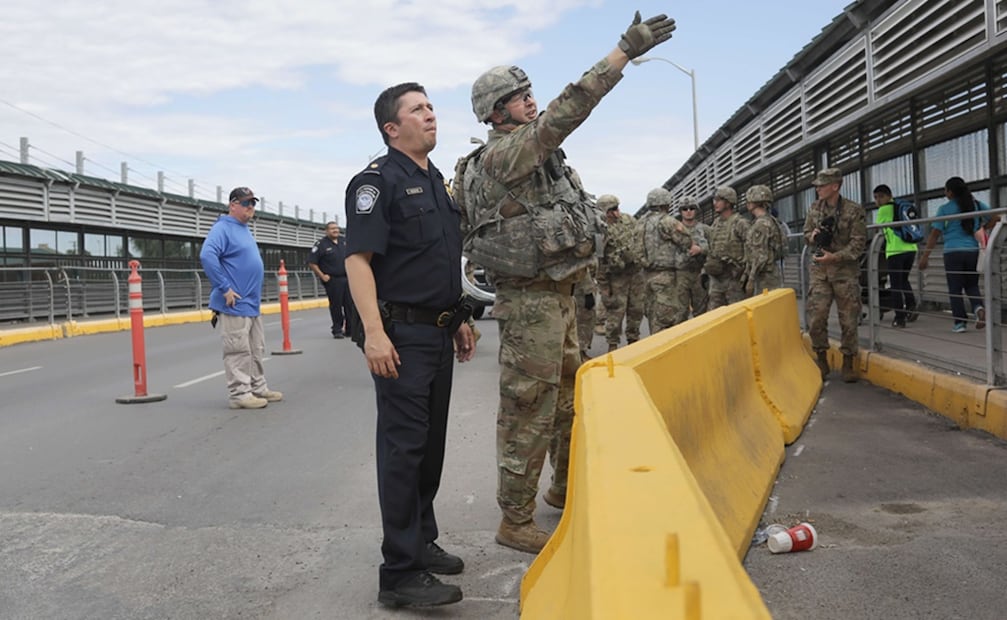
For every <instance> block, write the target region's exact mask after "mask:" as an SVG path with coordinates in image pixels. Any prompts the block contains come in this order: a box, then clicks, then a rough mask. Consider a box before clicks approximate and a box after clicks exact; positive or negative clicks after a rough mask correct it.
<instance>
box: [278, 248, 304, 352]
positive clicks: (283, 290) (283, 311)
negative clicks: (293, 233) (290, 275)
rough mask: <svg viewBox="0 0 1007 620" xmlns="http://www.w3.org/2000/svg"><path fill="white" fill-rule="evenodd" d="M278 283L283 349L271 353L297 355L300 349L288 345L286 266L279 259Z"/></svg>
mask: <svg viewBox="0 0 1007 620" xmlns="http://www.w3.org/2000/svg"><path fill="white" fill-rule="evenodd" d="M276 279H277V281H278V282H279V285H280V325H282V326H283V350H282V351H273V352H272V354H273V355H299V354H300V353H301V350H300V349H293V348H291V346H290V299H289V295H288V293H287V268H286V266H285V265H284V264H283V259H280V270H279V271H277V272H276Z"/></svg>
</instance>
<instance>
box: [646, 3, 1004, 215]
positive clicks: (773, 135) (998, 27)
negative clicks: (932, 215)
mask: <svg viewBox="0 0 1007 620" xmlns="http://www.w3.org/2000/svg"><path fill="white" fill-rule="evenodd" d="M1005 125H1007V0H903V1H894V2H893V1H891V0H880V1H878V0H875V1H872V0H858V1H857V2H853V3H852V4H850V5H849V6H847V7H846V9H844V12H843V14H841V15H839V16H838V17H837V18H836V19H835V20H833V22H832V23H831V24H829V25H828V26H826V27H825V28H824V29H823V31H822V32H821V34H819V35H818V36H817V37H816V38H815V39H814V40H813V41H812V42H811V43H810V44H809V45H808V46H806V47H805V48H804V49H803V50H801V52H800V53H798V55H797V56H795V57H794V58H793V59H792V60H791V61H790V63H788V64H787V66H785V67H784V68H783V69H781V70H780V71H779V72H778V73H777V74H776V75H775V76H774V77H772V78H771V79H770V80H769V81H768V82H767V83H766V85H765V86H763V87H762V88H761V89H760V90H759V91H758V92H757V93H755V94H754V95H753V96H752V97H751V98H750V99H749V101H748V102H747V103H746V104H745V105H744V106H742V107H741V108H740V109H739V110H738V112H736V113H735V114H734V115H733V116H732V117H731V118H730V119H729V120H728V121H727V122H726V123H725V124H724V125H723V126H722V127H720V129H718V130H717V131H715V132H714V134H713V137H711V138H710V139H708V140H707V141H706V142H705V143H704V144H703V145H701V146H700V148H699V150H698V151H697V152H696V153H694V154H693V156H692V157H691V158H690V159H689V160H688V161H687V162H686V164H685V165H684V166H682V167H681V168H680V169H679V170H678V171H677V172H676V173H675V174H674V175H672V177H671V178H670V179H668V181H667V182H665V187H667V188H668V189H670V190H671V192H672V194H673V195H674V196H675V198H676V199H681V198H682V197H683V196H685V195H687V194H693V195H696V197H697V198H698V199H699V201H700V204H701V207H702V208H703V211H704V213H706V214H707V218H709V217H710V215H711V207H710V205H711V202H712V189H713V188H715V187H717V186H720V185H731V186H733V187H734V188H735V189H736V190H737V191H738V194H739V195H741V194H743V193H744V191H745V190H746V189H747V188H748V187H749V186H751V185H753V184H756V183H765V184H768V185H770V187H771V189H772V190H773V192H774V195H775V197H776V198H777V207H778V208H780V210H781V215H784V219H785V221H788V223H789V224H790V225H791V227H792V228H793V227H794V226H795V225H798V226H799V225H800V224H801V223H802V222H803V219H804V213H805V211H806V209H807V207H808V205H809V204H810V203H811V201H812V200H813V199H814V192H813V191H810V190H809V186H810V182H811V179H812V178H813V176H814V174H815V172H816V171H817V170H819V169H821V168H824V167H827V166H835V167H839V168H841V169H842V170H843V173H844V178H845V181H844V184H843V195H844V196H847V197H849V198H852V199H853V200H857V201H859V202H862V203H864V204H870V203H871V202H872V200H873V197H872V195H871V191H872V188H873V187H875V186H876V185H877V184H881V183H887V184H889V185H891V186H892V187H893V189H894V190H895V191H896V194H897V195H899V196H909V197H913V198H915V199H916V200H917V201H919V202H920V203H921V204H925V203H926V201H927V200H931V199H936V198H940V197H941V196H943V191H942V188H943V184H944V182H945V181H946V180H947V178H948V177H950V176H961V177H963V178H964V179H966V181H968V182H969V184H970V186H973V188H974V191H975V192H977V193H979V192H987V193H988V194H989V198H990V202H991V206H994V207H997V206H1004V204H1005V202H1007V200H1005V199H1007V145H1004V144H1003V142H1004V140H1005V137H1007V128H1005Z"/></svg>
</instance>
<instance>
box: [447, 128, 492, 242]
mask: <svg viewBox="0 0 1007 620" xmlns="http://www.w3.org/2000/svg"><path fill="white" fill-rule="evenodd" d="M485 148H486V145H485V144H480V145H479V146H478V147H476V149H475V150H473V151H472V152H471V153H469V154H468V155H465V156H463V157H460V158H458V162H457V163H455V176H454V179H452V182H451V197H452V198H454V201H455V204H457V205H458V207H459V208H460V209H461V210H462V232H463V233H468V231H469V230H470V229H471V227H473V226H475V224H476V217H475V214H474V213H471V212H470V208H471V206H470V205H468V204H467V202H468V201H467V199H466V190H470V189H471V188H468V187H465V170H466V169H468V167H469V163H470V162H471V161H472V160H474V159H476V158H478V157H479V156H480V155H481V154H482V152H483V149H485Z"/></svg>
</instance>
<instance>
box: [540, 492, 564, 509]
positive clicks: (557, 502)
mask: <svg viewBox="0 0 1007 620" xmlns="http://www.w3.org/2000/svg"><path fill="white" fill-rule="evenodd" d="M542 501H544V502H545V503H547V504H549V505H550V506H552V507H553V508H558V509H559V510H563V509H564V508H565V507H566V493H560V492H559V491H554V490H553V489H552V487H549V490H548V491H546V492H545V494H543V495H542Z"/></svg>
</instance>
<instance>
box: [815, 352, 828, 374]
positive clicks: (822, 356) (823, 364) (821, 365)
mask: <svg viewBox="0 0 1007 620" xmlns="http://www.w3.org/2000/svg"><path fill="white" fill-rule="evenodd" d="M815 364H817V365H818V370H819V371H821V373H822V381H825V379H826V378H828V376H829V370H830V369H829V354H828V353H826V352H825V351H819V352H818V359H816V360H815Z"/></svg>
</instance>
